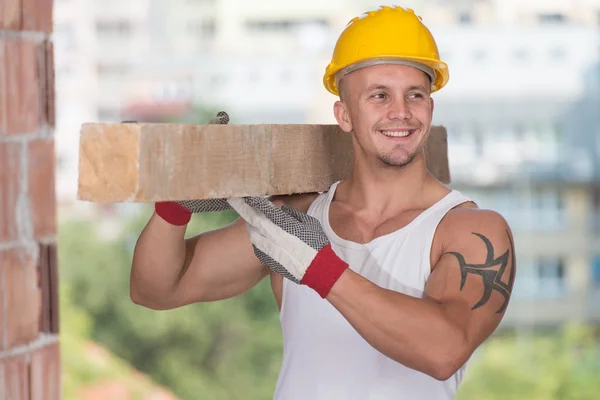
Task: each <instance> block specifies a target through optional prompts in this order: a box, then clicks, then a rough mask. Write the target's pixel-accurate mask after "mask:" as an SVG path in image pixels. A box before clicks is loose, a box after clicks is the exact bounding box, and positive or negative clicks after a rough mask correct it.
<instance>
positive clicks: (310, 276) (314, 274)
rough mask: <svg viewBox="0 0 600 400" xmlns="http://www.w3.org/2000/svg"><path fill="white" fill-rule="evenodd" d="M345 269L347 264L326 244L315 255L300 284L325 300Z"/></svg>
mask: <svg viewBox="0 0 600 400" xmlns="http://www.w3.org/2000/svg"><path fill="white" fill-rule="evenodd" d="M347 268H348V264H347V263H346V262H345V261H344V260H342V259H341V258H339V257H338V256H337V254H335V252H334V251H333V249H332V248H331V244H328V245H327V246H325V247H323V248H322V249H321V250H320V251H319V252H318V253H317V256H316V257H315V258H314V260H313V261H312V262H311V263H310V265H309V266H308V268H307V269H306V273H305V274H304V276H303V277H302V281H301V282H300V283H301V284H303V285H306V286H308V287H310V288H312V289H314V290H315V291H316V292H317V293H319V295H320V296H321V297H322V298H325V297H327V295H328V294H329V292H330V291H331V288H332V287H333V285H335V283H336V282H337V280H338V279H339V278H340V276H341V275H342V273H344V271H345V270H346V269H347Z"/></svg>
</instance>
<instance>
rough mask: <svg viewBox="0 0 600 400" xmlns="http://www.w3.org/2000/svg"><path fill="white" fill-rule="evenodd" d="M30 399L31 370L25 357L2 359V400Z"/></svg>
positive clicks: (0, 370)
mask: <svg viewBox="0 0 600 400" xmlns="http://www.w3.org/2000/svg"><path fill="white" fill-rule="evenodd" d="M29 398H30V397H29V368H28V365H27V360H26V358H25V355H21V356H16V357H9V358H4V359H0V400H13V399H15V400H28V399H29Z"/></svg>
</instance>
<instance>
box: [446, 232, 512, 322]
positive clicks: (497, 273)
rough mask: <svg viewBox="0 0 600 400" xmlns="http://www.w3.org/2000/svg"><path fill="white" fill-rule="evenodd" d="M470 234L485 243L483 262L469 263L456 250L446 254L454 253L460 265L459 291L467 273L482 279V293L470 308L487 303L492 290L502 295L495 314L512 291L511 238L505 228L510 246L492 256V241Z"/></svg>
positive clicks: (499, 310)
mask: <svg viewBox="0 0 600 400" xmlns="http://www.w3.org/2000/svg"><path fill="white" fill-rule="evenodd" d="M472 234H473V235H476V236H478V237H479V238H481V240H482V241H483V243H484V244H485V247H486V250H487V256H486V260H485V262H484V263H483V264H470V263H468V262H467V261H466V260H465V257H464V256H463V255H462V254H460V253H458V252H454V251H449V252H448V253H447V254H452V255H454V256H455V257H456V259H457V260H458V263H459V265H460V274H461V282H460V290H461V291H462V289H463V287H464V285H465V282H466V281H467V276H468V274H473V275H480V276H481V277H482V279H483V295H482V296H481V299H480V300H479V301H478V302H477V304H475V305H474V306H473V308H471V310H475V309H477V308H479V307H481V306H483V305H484V304H485V303H487V302H488V300H489V299H490V296H491V295H492V291H496V292H498V293H500V294H501V295H502V296H503V297H504V302H503V303H502V305H501V306H500V308H499V309H498V311H496V313H497V314H500V313H502V312H503V311H504V310H506V307H507V305H508V300H509V299H510V295H511V293H512V289H513V284H514V282H515V251H514V244H513V241H512V238H511V237H510V234H509V233H508V230H507V231H506V234H507V235H508V240H509V243H510V247H509V248H508V249H507V250H506V251H505V252H504V253H502V254H501V255H500V256H498V257H494V246H493V245H492V242H491V241H490V240H489V239H488V238H487V237H485V236H484V235H482V234H480V233H476V232H472ZM509 262H510V263H511V264H512V265H511V268H510V272H509V276H508V281H507V282H505V281H504V280H503V278H504V273H505V271H506V268H508V266H509V265H508V263H509Z"/></svg>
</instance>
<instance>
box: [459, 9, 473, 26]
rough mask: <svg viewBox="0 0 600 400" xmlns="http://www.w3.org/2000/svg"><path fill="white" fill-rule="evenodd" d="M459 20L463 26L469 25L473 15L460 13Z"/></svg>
mask: <svg viewBox="0 0 600 400" xmlns="http://www.w3.org/2000/svg"><path fill="white" fill-rule="evenodd" d="M458 19H459V22H460V23H461V24H462V25H468V24H470V23H471V22H472V20H473V18H472V17H471V13H469V12H462V13H460V15H459V17H458Z"/></svg>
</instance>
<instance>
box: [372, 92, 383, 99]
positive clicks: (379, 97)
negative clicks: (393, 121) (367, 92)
mask: <svg viewBox="0 0 600 400" xmlns="http://www.w3.org/2000/svg"><path fill="white" fill-rule="evenodd" d="M373 97H374V98H376V99H383V98H385V93H375V94H374V95H373Z"/></svg>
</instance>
